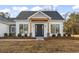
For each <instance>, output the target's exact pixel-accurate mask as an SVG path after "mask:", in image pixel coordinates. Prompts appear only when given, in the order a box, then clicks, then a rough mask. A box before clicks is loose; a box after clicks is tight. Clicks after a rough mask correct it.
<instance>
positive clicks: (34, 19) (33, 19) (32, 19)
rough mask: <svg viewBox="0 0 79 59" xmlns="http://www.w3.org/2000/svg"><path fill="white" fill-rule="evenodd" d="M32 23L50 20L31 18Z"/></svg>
mask: <svg viewBox="0 0 79 59" xmlns="http://www.w3.org/2000/svg"><path fill="white" fill-rule="evenodd" d="M30 20H31V21H48V18H30Z"/></svg>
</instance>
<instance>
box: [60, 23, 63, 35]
mask: <svg viewBox="0 0 79 59" xmlns="http://www.w3.org/2000/svg"><path fill="white" fill-rule="evenodd" d="M60 34H61V36H63V24H61V25H60Z"/></svg>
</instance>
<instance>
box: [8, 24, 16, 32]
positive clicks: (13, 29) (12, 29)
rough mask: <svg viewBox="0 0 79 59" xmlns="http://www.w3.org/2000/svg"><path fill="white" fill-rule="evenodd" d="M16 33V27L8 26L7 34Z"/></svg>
mask: <svg viewBox="0 0 79 59" xmlns="http://www.w3.org/2000/svg"><path fill="white" fill-rule="evenodd" d="M15 32H16V25H15V24H11V25H10V26H9V33H15Z"/></svg>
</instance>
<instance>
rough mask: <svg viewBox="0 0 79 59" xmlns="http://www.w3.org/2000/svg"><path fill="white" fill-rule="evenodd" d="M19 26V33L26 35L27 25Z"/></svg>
mask: <svg viewBox="0 0 79 59" xmlns="http://www.w3.org/2000/svg"><path fill="white" fill-rule="evenodd" d="M19 26H20V27H19V31H20V33H27V31H28V25H27V24H20V25H19Z"/></svg>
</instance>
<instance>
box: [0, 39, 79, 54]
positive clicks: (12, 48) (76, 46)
mask: <svg viewBox="0 0 79 59" xmlns="http://www.w3.org/2000/svg"><path fill="white" fill-rule="evenodd" d="M0 40H1V39H0ZM0 52H1V53H2V52H3V53H4V52H5V53H33V52H35V53H42V52H44V53H54V52H55V53H58V52H79V40H78V39H69V38H67V39H51V40H46V41H41V40H40V41H0Z"/></svg>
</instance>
